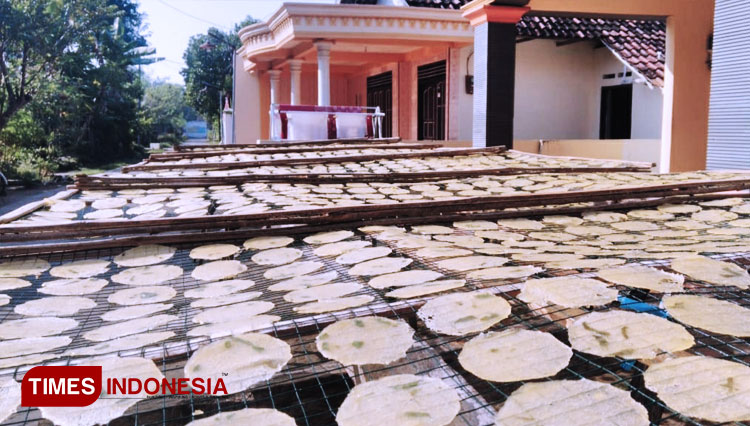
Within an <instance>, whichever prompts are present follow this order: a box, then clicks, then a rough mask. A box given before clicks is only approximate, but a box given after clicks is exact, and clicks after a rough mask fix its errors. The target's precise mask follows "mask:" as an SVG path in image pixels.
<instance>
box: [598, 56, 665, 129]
mask: <svg viewBox="0 0 750 426" xmlns="http://www.w3.org/2000/svg"><path fill="white" fill-rule="evenodd" d="M595 57H596V59H595V61H596V76H595V77H596V78H597V81H598V82H599V85H600V86H615V85H618V84H629V83H633V109H632V112H631V127H630V138H631V139H660V138H661V109H662V99H663V96H662V93H661V89H659V88H656V87H654V88H649V87H648V85H646V84H645V83H644V82H643V81H641V80H639V78H640V77H638V76H636V75H632V76H630V77H628V76H626V75H625V73H627V72H629V71H630V69H628V68H627V67H625V65H623V63H622V62H620V60H619V59H617V57H616V56H615V55H614V54H613V53H612V52H611V51H610V50H609V49H607V48H601V49H596V50H595ZM612 73H617V74H619V73H623V76H622V77H617V78H614V79H608V80H604V79H602V76H603V75H604V74H612ZM594 95H595V96H594V98H593V99H592V101H591V102H592V104H593V105H595V106H596V109H597V114H596V120H595V122H594V123H592V124H593V125H594V129H592V130H594V134H595V138H598V137H599V113H598V111H599V108H600V103H601V90H600V89H597V91H596V92H595V94H594Z"/></svg>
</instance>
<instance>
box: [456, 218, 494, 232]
mask: <svg viewBox="0 0 750 426" xmlns="http://www.w3.org/2000/svg"><path fill="white" fill-rule="evenodd" d="M453 227H454V228H457V229H465V230H468V231H492V230H495V229H497V224H496V223H492V222H490V221H487V220H467V221H463V222H453Z"/></svg>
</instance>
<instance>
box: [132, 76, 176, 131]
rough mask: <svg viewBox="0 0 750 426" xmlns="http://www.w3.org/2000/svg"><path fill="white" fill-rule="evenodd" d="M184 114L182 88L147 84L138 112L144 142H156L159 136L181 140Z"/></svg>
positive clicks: (172, 85) (169, 84)
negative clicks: (144, 137)
mask: <svg viewBox="0 0 750 426" xmlns="http://www.w3.org/2000/svg"><path fill="white" fill-rule="evenodd" d="M186 112H187V111H186V105H185V88H184V87H182V86H180V85H178V84H172V83H166V82H160V81H157V82H154V83H151V84H149V85H148V86H147V87H146V93H145V95H144V97H143V105H142V107H141V111H140V113H141V119H142V121H143V125H144V127H145V136H146V138H147V139H146V140H147V141H148V142H152V141H157V140H159V136H163V137H166V139H170V140H177V141H179V140H181V139H182V134H183V129H184V127H185V122H186V120H185V115H186Z"/></svg>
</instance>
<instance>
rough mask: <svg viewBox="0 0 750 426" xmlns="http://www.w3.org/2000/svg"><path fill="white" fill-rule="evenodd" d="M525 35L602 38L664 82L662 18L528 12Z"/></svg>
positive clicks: (434, 2)
mask: <svg viewBox="0 0 750 426" xmlns="http://www.w3.org/2000/svg"><path fill="white" fill-rule="evenodd" d="M468 2H469V0H406V3H407V4H408V5H409V6H414V7H433V8H441V9H459V8H460V7H461V6H463V5H464V4H466V3H468ZM341 3H343V4H376V3H377V0H341ZM516 31H517V32H518V35H519V36H521V37H524V38H551V39H566V40H570V39H573V40H575V39H578V40H596V39H598V40H600V41H601V42H602V43H603V44H604V45H605V46H607V47H608V48H609V49H610V50H612V51H613V52H614V53H615V54H616V55H618V56H620V57H621V58H623V60H625V61H626V62H627V63H629V64H630V65H631V66H632V67H633V68H635V69H637V70H638V71H639V72H640V73H642V74H643V76H644V77H646V78H647V79H648V80H649V81H650V82H651V83H652V84H653V85H655V86H663V85H664V80H663V78H664V57H665V56H666V55H665V54H664V52H665V49H666V24H665V22H664V21H663V20H632V19H631V20H624V19H604V18H582V17H567V16H565V17H563V16H544V15H533V14H532V15H526V16H524V17H523V18H522V19H521V21H520V22H519V23H518V24H517V25H516Z"/></svg>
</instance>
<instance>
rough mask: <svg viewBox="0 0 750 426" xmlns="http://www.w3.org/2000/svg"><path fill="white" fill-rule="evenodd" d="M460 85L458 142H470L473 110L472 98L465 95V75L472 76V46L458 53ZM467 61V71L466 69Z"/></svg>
mask: <svg viewBox="0 0 750 426" xmlns="http://www.w3.org/2000/svg"><path fill="white" fill-rule="evenodd" d="M458 58H459V65H460V70H461V71H460V73H459V74H460V84H459V86H460V87H459V95H458V140H460V141H469V140H471V125H472V121H473V120H472V116H473V114H474V113H473V110H474V101H473V96H472V95H470V94H468V93H466V75H467V71H468V73H469V74H474V46H466V47H464V48H462V49H461V50H460V51H459V56H458ZM467 59H468V64H469V66H468V70H467V67H466V64H467Z"/></svg>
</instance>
